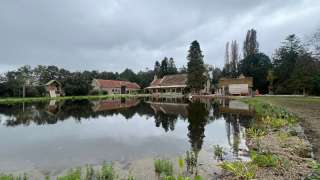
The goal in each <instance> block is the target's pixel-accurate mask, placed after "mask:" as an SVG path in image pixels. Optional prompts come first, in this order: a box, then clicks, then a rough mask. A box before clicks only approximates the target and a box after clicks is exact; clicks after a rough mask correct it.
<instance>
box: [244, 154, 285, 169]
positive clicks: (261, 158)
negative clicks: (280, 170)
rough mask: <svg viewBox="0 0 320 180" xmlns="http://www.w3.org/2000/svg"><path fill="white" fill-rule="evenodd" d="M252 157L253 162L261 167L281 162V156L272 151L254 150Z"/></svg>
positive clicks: (272, 165) (273, 165) (274, 165)
mask: <svg viewBox="0 0 320 180" xmlns="http://www.w3.org/2000/svg"><path fill="white" fill-rule="evenodd" d="M250 157H251V160H252V162H253V163H255V164H256V165H258V166H259V167H276V166H277V165H278V164H279V158H278V157H277V156H276V155H273V154H271V153H257V152H256V151H252V152H251V153H250Z"/></svg>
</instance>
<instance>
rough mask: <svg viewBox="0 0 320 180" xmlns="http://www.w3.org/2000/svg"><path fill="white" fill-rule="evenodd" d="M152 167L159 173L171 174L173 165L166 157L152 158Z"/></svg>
mask: <svg viewBox="0 0 320 180" xmlns="http://www.w3.org/2000/svg"><path fill="white" fill-rule="evenodd" d="M154 168H155V172H156V173H158V174H159V175H165V176H171V175H172V174H173V165H172V163H171V162H170V161H169V160H166V159H156V160H154Z"/></svg>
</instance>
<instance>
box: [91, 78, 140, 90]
mask: <svg viewBox="0 0 320 180" xmlns="http://www.w3.org/2000/svg"><path fill="white" fill-rule="evenodd" d="M95 80H96V81H97V82H98V85H99V87H100V88H121V87H122V86H126V87H127V88H131V89H140V86H139V85H138V84H137V83H132V82H129V81H119V80H104V79H95Z"/></svg>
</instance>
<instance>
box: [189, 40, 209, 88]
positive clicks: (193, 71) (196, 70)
mask: <svg viewBox="0 0 320 180" xmlns="http://www.w3.org/2000/svg"><path fill="white" fill-rule="evenodd" d="M187 59H188V70H187V71H188V73H187V74H188V80H187V86H188V87H189V88H190V89H191V90H192V91H193V92H196V93H198V92H199V91H200V90H201V89H203V88H204V85H205V83H206V80H207V77H206V76H205V71H206V69H205V67H204V63H203V55H202V52H201V49H200V44H199V43H198V41H193V42H192V43H191V46H190V49H189V54H188V56H187Z"/></svg>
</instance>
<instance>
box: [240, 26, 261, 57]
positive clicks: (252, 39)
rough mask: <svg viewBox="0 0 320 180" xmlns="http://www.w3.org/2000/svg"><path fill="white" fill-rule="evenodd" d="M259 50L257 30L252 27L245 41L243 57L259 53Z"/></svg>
mask: <svg viewBox="0 0 320 180" xmlns="http://www.w3.org/2000/svg"><path fill="white" fill-rule="evenodd" d="M258 52H259V43H258V41H257V31H256V30H254V29H250V30H248V32H247V35H246V39H245V41H244V43H243V58H246V57H247V56H250V55H253V54H257V53H258Z"/></svg>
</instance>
